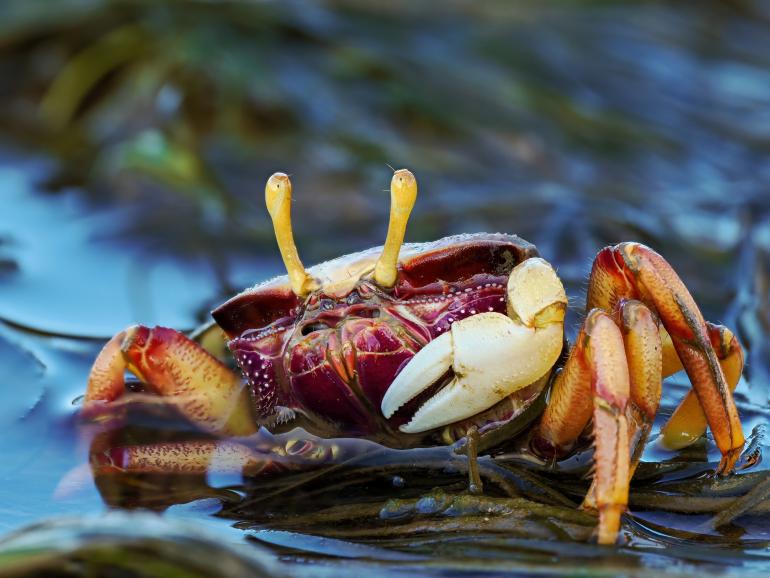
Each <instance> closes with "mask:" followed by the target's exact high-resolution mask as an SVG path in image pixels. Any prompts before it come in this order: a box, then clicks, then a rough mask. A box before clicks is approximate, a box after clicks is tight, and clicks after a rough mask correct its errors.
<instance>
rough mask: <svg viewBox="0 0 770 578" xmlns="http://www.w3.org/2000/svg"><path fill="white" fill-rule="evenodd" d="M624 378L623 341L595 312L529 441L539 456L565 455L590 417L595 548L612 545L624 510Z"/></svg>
mask: <svg viewBox="0 0 770 578" xmlns="http://www.w3.org/2000/svg"><path fill="white" fill-rule="evenodd" d="M629 390H630V381H629V372H628V363H627V360H626V353H625V349H624V345H623V336H622V335H621V332H620V329H619V328H618V326H617V325H616V324H615V322H614V321H613V320H612V318H611V317H610V316H609V315H607V313H605V312H603V311H601V310H599V309H594V310H592V311H591V312H590V313H589V314H588V316H587V317H586V320H585V322H584V324H583V328H582V329H581V331H580V334H579V335H578V338H577V342H576V343H575V347H574V348H573V349H572V351H571V352H570V356H569V359H568V360H567V363H566V364H565V366H564V370H563V371H562V373H561V374H560V375H559V376H558V377H557V378H556V381H555V383H554V386H553V389H552V390H551V399H550V401H549V403H548V405H547V406H546V409H545V412H544V413H543V417H542V418H541V421H540V425H539V428H538V431H537V432H536V434H535V437H534V438H533V445H534V447H535V448H536V449H537V450H538V451H539V452H540V453H543V451H544V450H545V451H548V449H550V450H551V451H552V452H553V453H557V454H558V453H560V452H561V451H564V450H565V449H567V448H568V447H569V446H570V445H571V444H572V443H573V442H574V441H575V440H576V439H577V438H578V437H579V436H580V434H581V432H582V431H583V430H584V429H585V427H586V425H587V424H588V421H589V420H590V419H591V417H593V431H594V446H595V450H594V463H595V474H594V484H595V495H594V496H593V497H594V498H595V501H596V507H597V509H598V511H599V529H598V540H599V543H600V544H612V543H614V542H615V540H616V538H617V534H618V530H619V528H620V516H621V515H622V514H623V512H624V511H625V510H626V506H627V504H628V483H629V468H630V464H629V461H630V447H629V427H628V420H627V417H626V409H627V404H628V400H629V395H630V394H629Z"/></svg>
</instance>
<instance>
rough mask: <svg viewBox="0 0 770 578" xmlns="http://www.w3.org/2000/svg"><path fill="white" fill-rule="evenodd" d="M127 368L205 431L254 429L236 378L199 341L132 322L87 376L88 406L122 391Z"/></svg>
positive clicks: (237, 432) (247, 431) (245, 431)
mask: <svg viewBox="0 0 770 578" xmlns="http://www.w3.org/2000/svg"><path fill="white" fill-rule="evenodd" d="M126 369H128V370H129V371H130V372H131V373H133V374H134V375H136V376H137V377H139V378H140V379H141V380H142V381H144V382H145V383H147V384H148V385H149V386H150V387H151V388H152V389H153V390H154V391H155V392H156V393H158V394H159V395H161V396H163V397H164V398H166V399H167V400H168V401H169V402H171V403H173V404H175V405H176V406H177V407H178V409H179V410H180V411H181V412H182V413H183V414H184V415H185V416H186V417H187V418H189V419H190V420H191V421H192V422H194V423H195V424H197V425H199V426H200V427H201V428H203V429H205V430H206V431H209V432H212V433H217V434H222V435H248V434H251V433H253V432H254V431H255V425H254V420H253V418H252V416H251V411H250V404H249V398H248V393H247V390H246V388H244V387H243V383H242V381H241V379H240V377H238V376H237V375H236V374H235V373H233V372H232V371H230V369H228V368H227V367H226V366H225V365H224V364H222V363H221V362H220V361H219V360H217V359H216V358H215V357H213V356H212V355H211V354H209V353H208V352H207V351H206V350H205V349H203V348H202V347H201V346H200V345H198V344H197V343H195V342H194V341H192V340H190V339H188V338H187V337H185V336H184V335H183V334H181V333H179V332H178V331H174V330H173V329H167V328H165V327H155V328H152V329H151V328H148V327H143V326H141V325H136V326H133V327H130V328H129V329H127V330H126V331H123V332H121V333H119V334H118V335H116V336H115V337H113V338H112V339H111V340H110V341H109V342H108V343H107V345H106V346H105V347H104V349H102V351H101V353H100V354H99V356H98V357H97V358H96V361H95V362H94V366H93V368H92V370H91V374H90V376H89V379H88V388H87V390H86V398H85V399H86V406H85V410H86V411H88V409H89V405H90V406H91V407H93V405H94V404H95V403H96V402H112V401H115V400H116V399H118V398H119V397H120V396H122V395H123V393H124V392H125V383H124V372H125V370H126Z"/></svg>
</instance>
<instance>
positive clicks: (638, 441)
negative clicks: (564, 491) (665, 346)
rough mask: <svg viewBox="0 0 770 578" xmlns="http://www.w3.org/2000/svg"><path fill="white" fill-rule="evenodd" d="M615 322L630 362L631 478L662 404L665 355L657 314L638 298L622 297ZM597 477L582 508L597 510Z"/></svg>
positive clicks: (628, 412)
mask: <svg viewBox="0 0 770 578" xmlns="http://www.w3.org/2000/svg"><path fill="white" fill-rule="evenodd" d="M615 323H617V325H618V327H620V330H621V334H622V335H623V345H624V348H625V352H626V360H627V363H628V377H629V387H630V390H629V392H630V399H629V403H628V405H627V409H626V418H627V420H628V434H629V444H630V451H631V461H630V465H629V475H628V479H629V481H630V480H631V478H632V477H633V475H634V471H635V470H636V466H637V465H638V464H639V461H640V459H641V457H642V451H643V450H644V446H645V444H646V443H647V437H648V436H649V435H650V431H651V429H652V425H653V422H654V420H655V414H656V413H657V411H658V405H660V396H661V385H662V380H661V371H662V369H661V367H662V355H661V345H660V333H659V328H658V322H657V319H656V317H655V315H654V314H653V313H652V312H651V311H650V310H649V309H648V308H647V306H646V305H644V304H643V303H641V302H639V301H633V300H631V301H625V300H624V301H621V302H620V303H619V304H618V307H617V311H616V315H615ZM596 487H597V481H596V478H594V480H593V482H592V483H591V488H590V489H589V490H588V492H587V493H586V497H585V500H584V502H583V508H585V509H590V510H596V509H597V495H596Z"/></svg>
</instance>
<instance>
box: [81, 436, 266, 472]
mask: <svg viewBox="0 0 770 578" xmlns="http://www.w3.org/2000/svg"><path fill="white" fill-rule="evenodd" d="M269 464H270V462H269V461H268V460H266V459H264V458H260V456H259V455H257V454H256V453H255V452H253V451H252V450H251V449H249V448H248V447H246V446H245V445H243V444H239V443H236V442H228V441H200V440H197V441H185V442H169V443H158V444H149V445H132V446H114V447H109V448H106V449H104V450H103V451H98V450H97V449H96V448H92V451H91V467H92V468H93V471H94V473H95V474H99V475H103V474H109V473H120V472H130V473H132V474H153V473H156V474H205V473H206V472H210V471H216V472H219V473H223V472H232V473H241V472H248V473H249V474H256V473H259V472H260V471H261V470H262V469H264V468H266V467H267V466H268V465H269Z"/></svg>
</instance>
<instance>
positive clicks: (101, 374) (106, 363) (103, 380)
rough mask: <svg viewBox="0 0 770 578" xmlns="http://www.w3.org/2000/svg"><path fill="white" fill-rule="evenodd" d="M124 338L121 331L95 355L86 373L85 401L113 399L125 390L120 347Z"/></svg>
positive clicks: (123, 363) (124, 335)
mask: <svg viewBox="0 0 770 578" xmlns="http://www.w3.org/2000/svg"><path fill="white" fill-rule="evenodd" d="M125 338H126V332H125V331H121V332H120V333H118V334H117V335H115V337H113V338H112V339H110V340H109V341H108V342H107V343H106V344H105V346H104V347H103V348H102V350H101V351H100V352H99V355H98V356H97V357H96V360H95V361H94V364H93V366H92V367H91V373H89V375H88V387H87V388H86V397H85V402H86V404H88V403H89V402H93V401H104V402H109V401H115V400H116V399H118V398H119V397H120V396H121V395H123V393H124V391H125V382H124V377H123V376H124V373H125V371H126V363H125V361H124V360H123V352H122V351H121V349H120V347H121V345H123V340H124V339H125Z"/></svg>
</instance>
